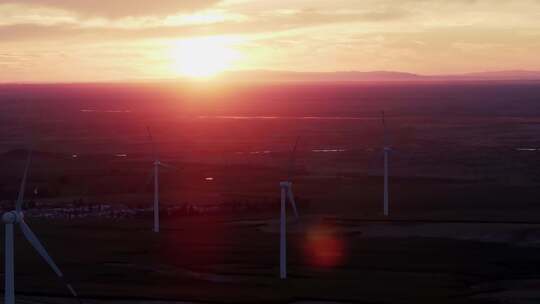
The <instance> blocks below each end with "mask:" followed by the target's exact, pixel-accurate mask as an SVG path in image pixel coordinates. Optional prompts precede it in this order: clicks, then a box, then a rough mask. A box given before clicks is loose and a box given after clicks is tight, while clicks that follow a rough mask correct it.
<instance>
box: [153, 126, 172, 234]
mask: <svg viewBox="0 0 540 304" xmlns="http://www.w3.org/2000/svg"><path fill="white" fill-rule="evenodd" d="M146 130H147V131H148V138H149V139H150V142H151V143H152V154H153V157H154V169H153V172H152V175H153V177H154V228H153V229H152V230H153V231H154V232H159V168H160V167H163V168H172V169H175V168H174V167H173V166H170V165H168V164H166V163H163V162H161V161H160V160H159V156H158V153H157V148H156V143H155V142H154V138H153V137H152V133H151V132H150V127H146Z"/></svg>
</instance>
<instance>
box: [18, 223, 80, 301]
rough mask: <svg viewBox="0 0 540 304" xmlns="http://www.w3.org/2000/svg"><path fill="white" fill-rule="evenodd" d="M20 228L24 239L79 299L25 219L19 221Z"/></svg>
mask: <svg viewBox="0 0 540 304" xmlns="http://www.w3.org/2000/svg"><path fill="white" fill-rule="evenodd" d="M19 226H20V227H21V230H22V233H23V234H24V237H25V238H26V239H27V240H28V242H29V243H30V245H32V247H34V249H35V250H36V251H37V252H38V253H39V255H40V256H41V257H42V258H43V259H44V260H45V262H47V264H49V266H50V267H51V268H52V270H53V271H54V272H55V273H56V275H57V276H58V277H59V278H60V279H61V280H62V282H64V284H65V285H66V287H67V289H68V290H69V292H70V293H71V294H72V295H73V296H74V297H75V298H77V297H78V296H77V293H76V292H75V290H74V289H73V287H72V286H71V284H69V283H67V282H66V281H65V280H64V274H63V273H62V271H60V268H58V266H57V265H56V263H55V262H54V260H53V259H52V258H51V256H49V254H48V253H47V250H45V247H43V244H41V242H40V241H39V239H38V238H37V236H36V235H35V234H34V232H32V230H31V229H30V227H29V226H28V225H27V224H26V222H25V221H24V219H21V220H20V221H19Z"/></svg>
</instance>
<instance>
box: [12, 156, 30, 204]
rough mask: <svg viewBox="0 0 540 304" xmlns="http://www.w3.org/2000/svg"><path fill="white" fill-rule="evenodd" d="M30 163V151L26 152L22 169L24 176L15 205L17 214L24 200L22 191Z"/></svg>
mask: <svg viewBox="0 0 540 304" xmlns="http://www.w3.org/2000/svg"><path fill="white" fill-rule="evenodd" d="M31 162H32V150H29V151H28V157H27V158H26V165H25V167H24V174H23V178H22V180H21V188H20V189H19V196H18V197H17V203H16V205H15V209H16V210H17V212H20V211H21V210H22V204H23V200H24V190H25V188H26V179H27V178H28V170H29V169H30V163H31Z"/></svg>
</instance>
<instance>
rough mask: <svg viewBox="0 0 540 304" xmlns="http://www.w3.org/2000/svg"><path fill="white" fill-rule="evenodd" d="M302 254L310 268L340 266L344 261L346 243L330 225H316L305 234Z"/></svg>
mask: <svg viewBox="0 0 540 304" xmlns="http://www.w3.org/2000/svg"><path fill="white" fill-rule="evenodd" d="M304 254H305V256H306V257H307V260H308V262H309V263H310V264H311V265H312V266H315V267H324V268H331V267H336V266H340V265H342V264H343V263H344V262H345V259H346V243H345V240H344V239H343V237H341V236H340V235H339V233H338V231H337V230H336V229H335V228H334V227H332V226H331V225H329V224H316V225H314V226H312V227H311V228H310V229H309V230H308V232H307V234H306V238H305V242H304Z"/></svg>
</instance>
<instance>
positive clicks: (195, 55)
mask: <svg viewBox="0 0 540 304" xmlns="http://www.w3.org/2000/svg"><path fill="white" fill-rule="evenodd" d="M234 42H235V41H234V40H233V39H227V38H223V37H206V38H195V39H186V40H179V41H176V42H175V43H174V44H173V46H172V47H171V50H170V51H171V54H170V55H171V57H172V69H173V70H174V73H176V74H178V75H182V76H187V77H193V78H208V77H212V76H214V75H216V74H218V73H220V72H223V71H225V70H227V69H229V68H230V67H231V66H232V65H233V63H234V62H235V61H237V60H238V59H239V58H240V57H241V56H240V53H239V52H238V51H237V50H235V49H234V48H233V44H234Z"/></svg>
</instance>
